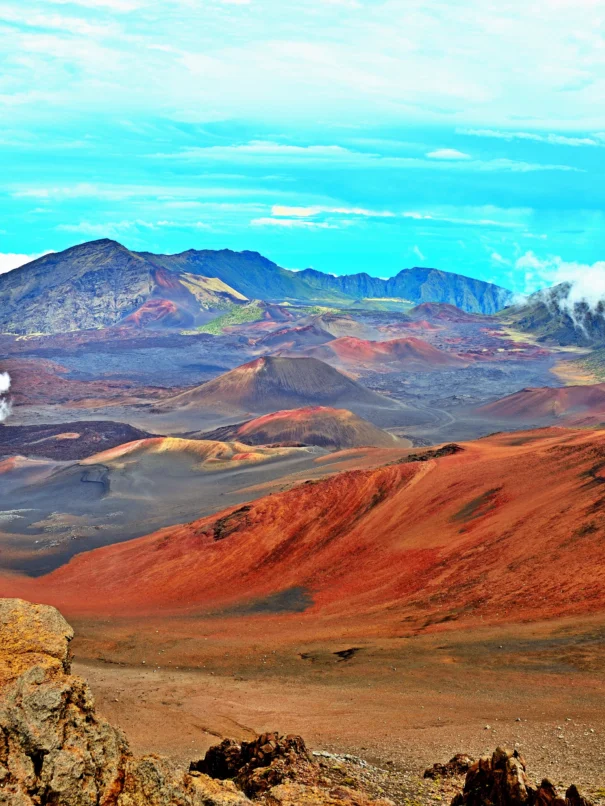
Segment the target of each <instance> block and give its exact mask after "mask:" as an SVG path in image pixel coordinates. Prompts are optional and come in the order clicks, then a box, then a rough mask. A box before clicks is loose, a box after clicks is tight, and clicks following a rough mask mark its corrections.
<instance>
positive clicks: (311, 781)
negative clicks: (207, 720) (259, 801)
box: [190, 733, 321, 797]
mask: <svg viewBox="0 0 605 806" xmlns="http://www.w3.org/2000/svg"><path fill="white" fill-rule="evenodd" d="M190 771H191V772H194V771H199V772H203V773H206V774H207V775H210V776H212V777H215V778H233V779H234V781H235V783H236V784H237V786H239V787H240V788H241V789H242V790H243V791H244V792H245V793H246V794H247V795H248V796H250V797H257V796H259V795H261V794H263V793H265V792H268V790H270V789H272V788H273V787H277V786H279V785H281V784H283V783H284V782H285V781H296V782H297V783H299V784H300V783H302V784H304V785H307V786H314V785H315V784H316V783H317V781H318V779H319V778H320V777H321V771H320V769H319V767H318V765H317V764H316V763H314V762H313V761H312V760H311V757H310V755H309V753H308V751H307V748H306V746H305V743H304V740H303V739H302V738H301V737H300V736H280V735H279V734H278V733H263V734H261V735H260V736H259V737H258V738H256V739H255V740H254V741H252V742H241V744H238V743H237V742H234V741H233V740H231V739H225V740H224V741H223V742H221V744H219V745H216V746H215V747H211V748H210V750H208V752H207V753H206V756H205V757H204V758H203V759H202V760H201V761H197V762H193V763H192V764H191V767H190Z"/></svg>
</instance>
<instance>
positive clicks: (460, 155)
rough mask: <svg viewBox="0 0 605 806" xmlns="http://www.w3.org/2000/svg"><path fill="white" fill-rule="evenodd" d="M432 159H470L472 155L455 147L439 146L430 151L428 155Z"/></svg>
mask: <svg viewBox="0 0 605 806" xmlns="http://www.w3.org/2000/svg"><path fill="white" fill-rule="evenodd" d="M426 156H427V157H428V158H429V159H432V160H470V159H471V155H470V154H465V153H464V152H463V151H457V150H456V149H455V148H438V149H437V150H436V151H429V153H428V154H427V155H426Z"/></svg>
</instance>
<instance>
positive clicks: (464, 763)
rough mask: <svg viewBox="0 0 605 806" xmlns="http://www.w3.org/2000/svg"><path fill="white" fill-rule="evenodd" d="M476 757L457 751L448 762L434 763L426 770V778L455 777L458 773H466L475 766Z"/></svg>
mask: <svg viewBox="0 0 605 806" xmlns="http://www.w3.org/2000/svg"><path fill="white" fill-rule="evenodd" d="M473 763H474V759H472V758H471V757H470V756H467V755H466V753H456V755H455V756H454V757H453V758H451V759H450V760H449V761H448V762H447V763H446V764H433V766H432V767H429V768H428V769H426V770H425V771H424V776H423V777H424V778H432V779H433V780H435V779H438V778H454V777H455V776H457V775H466V773H467V772H468V771H469V770H470V768H471V767H472V766H473Z"/></svg>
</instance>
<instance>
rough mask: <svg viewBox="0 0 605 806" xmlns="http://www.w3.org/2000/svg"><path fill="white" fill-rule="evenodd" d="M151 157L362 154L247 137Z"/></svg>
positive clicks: (322, 157)
mask: <svg viewBox="0 0 605 806" xmlns="http://www.w3.org/2000/svg"><path fill="white" fill-rule="evenodd" d="M153 156H154V157H155V158H163V159H183V160H191V159H192V160H196V159H200V158H201V159H233V158H234V157H237V156H243V157H246V158H248V157H260V158H263V157H268V158H272V157H275V158H283V157H286V158H298V159H299V158H304V159H315V160H317V159H319V160H330V161H332V160H337V159H342V158H345V159H347V158H351V157H353V158H358V157H359V156H362V157H363V156H368V157H369V156H376V155H370V154H368V155H363V154H361V152H355V151H351V150H350V149H348V148H343V147H342V146H338V145H307V146H300V145H290V144H286V143H275V142H272V141H271V140H251V141H250V142H249V143H241V144H239V145H231V146H207V147H205V148H203V147H194V148H184V149H182V150H181V151H177V152H175V153H173V154H154V155H153Z"/></svg>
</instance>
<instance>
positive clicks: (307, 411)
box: [203, 406, 405, 449]
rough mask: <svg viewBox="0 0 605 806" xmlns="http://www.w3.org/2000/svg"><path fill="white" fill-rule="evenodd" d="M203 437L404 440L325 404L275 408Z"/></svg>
mask: <svg viewBox="0 0 605 806" xmlns="http://www.w3.org/2000/svg"><path fill="white" fill-rule="evenodd" d="M203 438H204V439H218V440H231V439H235V440H238V441H240V442H244V443H246V444H248V445H271V444H289V443H296V444H302V445H319V446H320V447H323V448H337V449H342V448H356V447H361V446H366V445H368V446H375V447H379V448H381V447H384V448H393V447H395V445H397V444H405V443H400V441H399V440H397V439H396V438H395V437H393V436H392V435H391V434H389V433H387V432H386V431H383V430H382V429H381V428H377V427H376V426H375V425H372V423H369V422H368V421H367V420H364V419H362V418H361V417H358V416H357V415H356V414H353V413H352V412H350V411H347V409H332V408H329V407H327V406H309V407H307V408H302V409H286V410H285V411H276V412H273V413H272V414H265V415H264V416H263V417H257V418H256V419H254V420H248V422H246V423H240V424H238V425H232V426H225V427H224V428H219V429H217V430H216V431H212V432H210V433H208V434H205V435H204V436H203Z"/></svg>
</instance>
